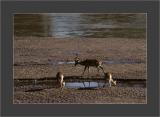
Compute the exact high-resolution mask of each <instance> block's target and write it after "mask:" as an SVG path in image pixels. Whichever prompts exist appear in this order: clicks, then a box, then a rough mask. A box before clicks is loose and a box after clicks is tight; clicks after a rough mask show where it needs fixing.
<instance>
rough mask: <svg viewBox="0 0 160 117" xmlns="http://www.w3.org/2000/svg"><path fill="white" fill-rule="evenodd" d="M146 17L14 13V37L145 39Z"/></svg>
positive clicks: (142, 15) (130, 15)
mask: <svg viewBox="0 0 160 117" xmlns="http://www.w3.org/2000/svg"><path fill="white" fill-rule="evenodd" d="M145 30H146V15H145V14H81V13H66V14H65V13H51V14H16V15H15V16H14V34H15V36H37V37H54V38H75V37H80V38H83V37H92V38H106V37H127V38H130V37H131V38H139V37H140V38H141V37H142V38H145V35H146V34H145V33H146V32H145Z"/></svg>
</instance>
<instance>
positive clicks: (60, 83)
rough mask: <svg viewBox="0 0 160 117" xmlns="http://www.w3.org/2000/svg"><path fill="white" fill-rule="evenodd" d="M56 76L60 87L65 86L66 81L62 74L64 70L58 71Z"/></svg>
mask: <svg viewBox="0 0 160 117" xmlns="http://www.w3.org/2000/svg"><path fill="white" fill-rule="evenodd" d="M56 78H57V82H58V84H59V85H60V87H61V88H63V87H64V86H65V82H64V75H63V74H62V72H57V74H56Z"/></svg>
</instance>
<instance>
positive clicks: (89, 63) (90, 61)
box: [75, 57, 104, 75]
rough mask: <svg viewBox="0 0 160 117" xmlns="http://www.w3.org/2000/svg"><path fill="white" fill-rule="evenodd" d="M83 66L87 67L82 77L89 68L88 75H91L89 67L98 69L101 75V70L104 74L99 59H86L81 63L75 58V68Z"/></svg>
mask: <svg viewBox="0 0 160 117" xmlns="http://www.w3.org/2000/svg"><path fill="white" fill-rule="evenodd" d="M78 64H79V65H82V66H85V67H84V70H83V73H82V75H84V72H85V71H86V68H88V74H89V67H96V68H97V70H98V73H99V69H101V70H102V71H103V73H104V70H103V67H102V62H101V61H98V60H97V59H86V60H83V61H80V59H79V58H78V57H76V58H75V66H76V65H78Z"/></svg>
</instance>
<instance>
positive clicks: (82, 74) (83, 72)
mask: <svg viewBox="0 0 160 117" xmlns="http://www.w3.org/2000/svg"><path fill="white" fill-rule="evenodd" d="M86 68H87V66H85V68H84V71H83V73H82V76H83V75H84V72H85V71H86Z"/></svg>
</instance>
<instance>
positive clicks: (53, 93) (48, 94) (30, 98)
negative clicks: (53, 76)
mask: <svg viewBox="0 0 160 117" xmlns="http://www.w3.org/2000/svg"><path fill="white" fill-rule="evenodd" d="M22 89H23V88H22V87H21V90H19V91H18V89H16V90H17V91H16V92H15V93H14V101H13V102H14V103H19V104H23V103H59V104H62V103H71V104H72V103H76V104H93V103H94V104H95V103H96V104H109V103H112V104H116V103H117V104H121V103H123V104H125V103H126V104H127V103H130V104H132V103H133V104H136V103H146V102H147V100H146V88H132V87H111V88H109V87H108V88H101V89H96V90H78V89H66V88H65V89H63V90H60V89H57V88H51V89H44V90H39V91H38V90H37V91H34V92H33V91H31V92H29V91H28V92H23V91H22Z"/></svg>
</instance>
